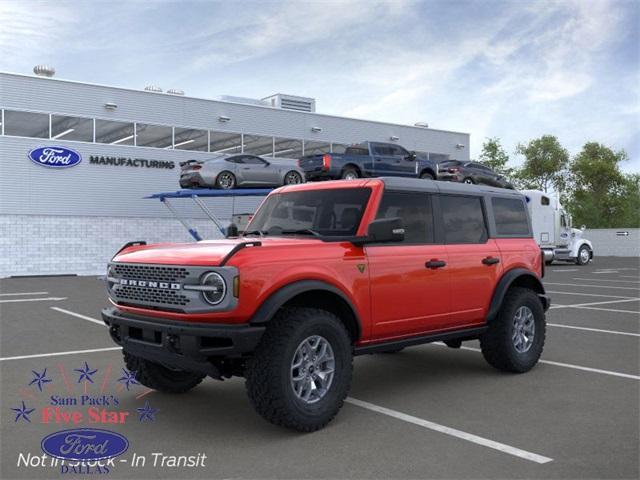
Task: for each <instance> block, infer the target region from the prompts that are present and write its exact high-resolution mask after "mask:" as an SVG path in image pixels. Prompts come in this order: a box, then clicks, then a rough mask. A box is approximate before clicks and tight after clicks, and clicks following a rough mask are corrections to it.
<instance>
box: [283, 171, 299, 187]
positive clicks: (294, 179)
mask: <svg viewBox="0 0 640 480" xmlns="http://www.w3.org/2000/svg"><path fill="white" fill-rule="evenodd" d="M298 183H302V177H301V176H300V174H299V173H298V172H293V171H291V172H289V173H287V175H286V177H284V184H285V185H296V184H298Z"/></svg>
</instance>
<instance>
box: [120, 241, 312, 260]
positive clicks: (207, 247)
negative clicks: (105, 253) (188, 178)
mask: <svg viewBox="0 0 640 480" xmlns="http://www.w3.org/2000/svg"><path fill="white" fill-rule="evenodd" d="M247 242H260V243H261V246H259V247H258V246H252V247H247V248H260V249H262V248H273V247H280V246H281V247H290V246H293V245H311V244H317V243H318V242H321V240H318V239H313V238H300V237H264V238H259V237H246V238H238V239H236V238H234V239H225V240H205V241H202V242H197V243H162V244H153V245H141V246H135V247H129V248H127V249H125V250H123V251H122V252H121V253H119V254H117V255H116V256H115V257H114V258H113V261H114V262H122V263H146V264H160V265H194V266H212V267H214V266H218V265H220V263H222V261H223V260H224V258H225V257H226V256H227V255H229V254H230V253H231V251H232V250H233V249H234V248H235V247H237V246H238V245H240V244H242V243H247Z"/></svg>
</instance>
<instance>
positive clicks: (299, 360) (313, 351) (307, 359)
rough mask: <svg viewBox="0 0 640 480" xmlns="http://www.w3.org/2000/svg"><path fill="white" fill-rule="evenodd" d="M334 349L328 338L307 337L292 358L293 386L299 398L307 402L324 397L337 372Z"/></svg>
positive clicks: (313, 401) (310, 402) (314, 401)
mask: <svg viewBox="0 0 640 480" xmlns="http://www.w3.org/2000/svg"><path fill="white" fill-rule="evenodd" d="M335 365H336V362H335V357H334V355H333V349H332V348H331V345H330V344H329V342H328V341H327V339H326V338H324V337H321V336H320V335H312V336H310V337H307V338H305V339H304V340H303V341H302V342H301V343H300V345H298V348H297V349H296V352H295V353H294V354H293V360H291V388H292V389H293V393H294V394H295V396H296V397H298V399H299V400H301V401H303V402H304V403H307V404H312V403H316V402H317V401H319V400H320V399H322V398H323V397H324V396H325V395H326V394H327V392H328V391H329V388H331V383H332V382H333V375H334V373H335Z"/></svg>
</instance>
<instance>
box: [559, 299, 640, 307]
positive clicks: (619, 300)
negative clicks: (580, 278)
mask: <svg viewBox="0 0 640 480" xmlns="http://www.w3.org/2000/svg"><path fill="white" fill-rule="evenodd" d="M638 300H640V298H627V299H626V300H621V299H618V300H607V301H604V302H590V303H576V304H575V305H552V306H551V307H550V309H554V308H578V307H591V306H592V305H606V304H608V303H625V302H637V301H638Z"/></svg>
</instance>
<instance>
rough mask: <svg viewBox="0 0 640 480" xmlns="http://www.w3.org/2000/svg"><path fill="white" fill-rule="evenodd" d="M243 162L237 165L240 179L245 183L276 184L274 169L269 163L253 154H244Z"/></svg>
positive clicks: (277, 182)
mask: <svg viewBox="0 0 640 480" xmlns="http://www.w3.org/2000/svg"><path fill="white" fill-rule="evenodd" d="M242 160H243V163H241V164H239V165H238V168H239V169H240V172H241V176H242V180H243V182H244V183H246V184H247V185H277V184H279V181H278V180H277V179H276V178H275V173H274V172H275V170H276V169H274V168H271V167H270V165H269V163H268V162H266V161H265V160H263V159H262V158H260V157H256V156H254V155H245V156H244V157H243V159H242Z"/></svg>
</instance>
